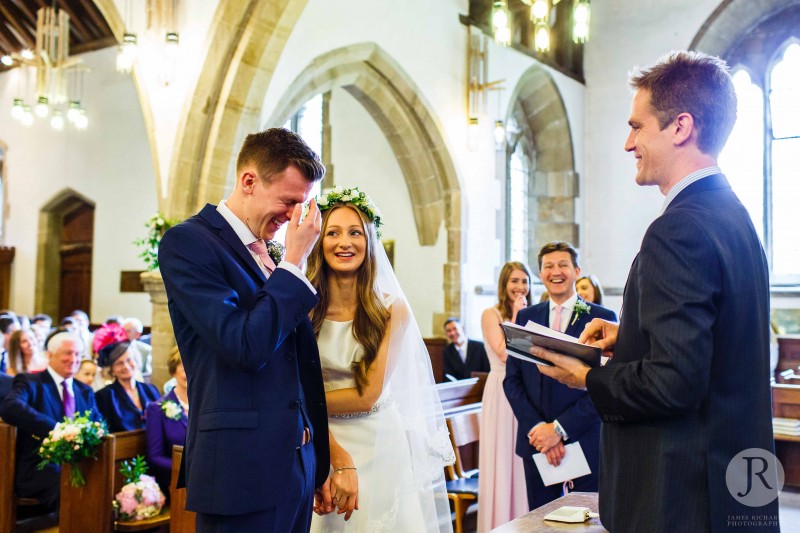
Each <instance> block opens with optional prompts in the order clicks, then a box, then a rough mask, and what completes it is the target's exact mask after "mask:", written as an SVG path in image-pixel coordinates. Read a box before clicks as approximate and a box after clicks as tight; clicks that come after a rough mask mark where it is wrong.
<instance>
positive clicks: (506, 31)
mask: <svg viewBox="0 0 800 533" xmlns="http://www.w3.org/2000/svg"><path fill="white" fill-rule="evenodd" d="M509 19H510V16H509V12H508V3H507V2H506V0H495V3H494V6H493V7H492V29H493V30H494V40H495V42H497V44H499V45H500V46H508V45H509V44H511V28H510V27H509Z"/></svg>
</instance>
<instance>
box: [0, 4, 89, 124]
mask: <svg viewBox="0 0 800 533" xmlns="http://www.w3.org/2000/svg"><path fill="white" fill-rule="evenodd" d="M0 61H2V63H3V64H4V65H6V66H12V65H13V64H14V62H17V63H19V65H20V66H21V68H20V71H19V73H18V85H17V96H16V97H14V100H13V103H12V106H11V116H12V117H14V118H15V119H17V120H19V121H20V122H21V123H22V124H23V125H26V126H29V125H31V124H33V122H34V115H35V116H36V117H39V118H40V119H47V118H48V117H49V118H50V125H51V126H52V127H53V128H54V129H56V130H62V129H63V128H64V125H65V121H64V116H65V115H66V117H67V120H68V122H70V123H71V124H72V125H74V126H75V127H76V128H77V129H85V128H86V127H87V126H88V124H89V119H88V117H87V116H86V110H85V109H84V107H83V106H82V104H81V100H80V96H81V93H82V91H83V75H84V73H85V72H86V71H87V69H86V68H85V67H83V66H82V64H81V63H82V62H81V60H80V59H78V58H75V57H70V55H69V15H68V14H67V13H66V12H64V11H63V10H59V9H57V8H55V7H43V8H40V9H39V10H38V11H37V12H36V48H35V50H27V49H26V50H22V51H21V52H20V53H18V54H16V53H14V54H10V55H7V56H3V57H2V58H0ZM32 71H33V72H32ZM31 77H35V83H31ZM31 86H33V87H34V89H33V94H30V93H31V91H30V90H29V88H30V87H31ZM29 101H30V102H31V103H33V102H35V103H33V104H32V105H33V109H32V108H31V104H29V103H28V102H29Z"/></svg>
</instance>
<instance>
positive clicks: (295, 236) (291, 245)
mask: <svg viewBox="0 0 800 533" xmlns="http://www.w3.org/2000/svg"><path fill="white" fill-rule="evenodd" d="M302 214H303V205H302V204H297V205H295V206H294V211H293V212H292V218H291V219H290V220H289V227H288V228H286V255H285V256H284V257H283V259H284V261H288V262H290V263H292V264H293V265H295V266H297V267H298V268H303V265H304V264H305V262H306V259H307V258H308V254H310V253H311V249H312V248H313V247H314V243H316V242H317V239H318V238H319V232H320V228H321V227H322V215H321V214H320V211H319V207H317V201H316V200H311V202H310V203H309V206H308V214H306V217H305V219H303V222H302V223H301V222H300V218H301V216H302Z"/></svg>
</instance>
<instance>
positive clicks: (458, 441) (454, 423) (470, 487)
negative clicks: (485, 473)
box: [447, 409, 481, 533]
mask: <svg viewBox="0 0 800 533" xmlns="http://www.w3.org/2000/svg"><path fill="white" fill-rule="evenodd" d="M480 413H481V412H480V409H472V410H471V411H466V412H461V413H459V414H457V415H454V416H451V417H448V418H447V429H448V430H449V431H450V442H451V443H452V444H453V450H454V451H455V455H456V462H455V464H454V465H453V466H449V467H447V478H448V480H447V497H448V499H450V501H452V502H453V510H454V512H455V515H456V528H455V533H462V532H463V530H464V517H465V516H466V514H467V510H468V509H469V507H470V505H472V504H474V503H477V501H478V477H477V475H476V474H477V473H478V472H477V469H472V470H465V468H464V462H463V460H462V457H461V448H462V447H463V446H467V445H472V444H474V443H477V442H479V440H480Z"/></svg>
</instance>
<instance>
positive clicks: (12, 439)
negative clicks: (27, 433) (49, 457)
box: [0, 420, 58, 531]
mask: <svg viewBox="0 0 800 533" xmlns="http://www.w3.org/2000/svg"><path fill="white" fill-rule="evenodd" d="M0 465H1V466H0V472H3V474H2V479H0V531H16V530H17V507H27V506H34V505H39V500H37V499H35V498H19V497H17V495H16V494H15V493H14V476H15V475H16V468H17V428H16V427H14V426H12V425H10V424H6V423H5V422H3V421H2V420H0ZM23 522H24V523H25V525H27V526H30V527H31V528H32V529H33V528H35V529H43V528H47V527H51V526H55V525H57V524H58V517H57V515H56V514H55V513H50V514H47V515H42V516H37V517H34V518H31V519H28V520H25V521H23ZM20 525H22V524H20Z"/></svg>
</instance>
